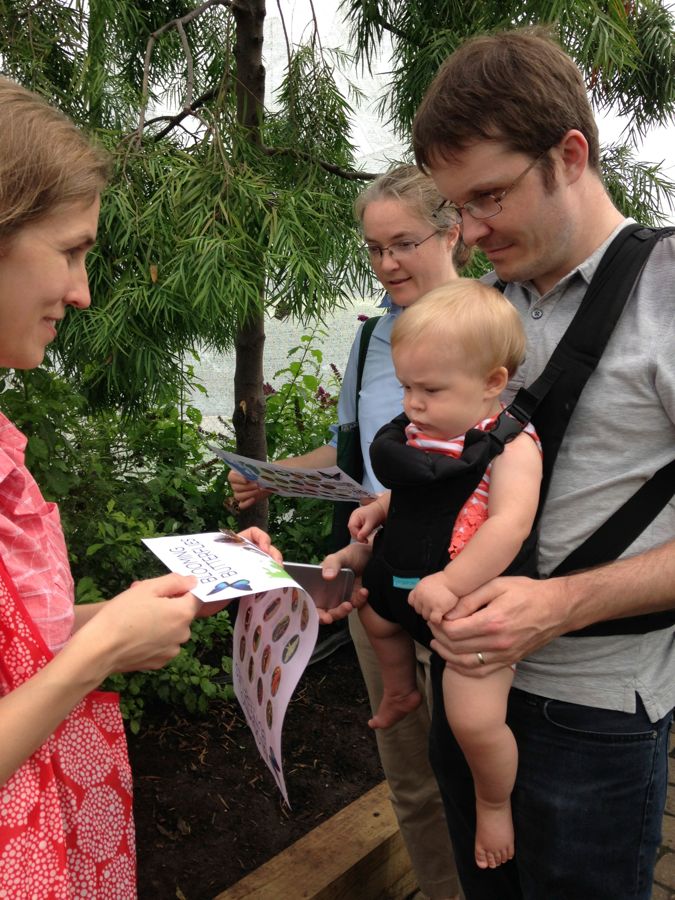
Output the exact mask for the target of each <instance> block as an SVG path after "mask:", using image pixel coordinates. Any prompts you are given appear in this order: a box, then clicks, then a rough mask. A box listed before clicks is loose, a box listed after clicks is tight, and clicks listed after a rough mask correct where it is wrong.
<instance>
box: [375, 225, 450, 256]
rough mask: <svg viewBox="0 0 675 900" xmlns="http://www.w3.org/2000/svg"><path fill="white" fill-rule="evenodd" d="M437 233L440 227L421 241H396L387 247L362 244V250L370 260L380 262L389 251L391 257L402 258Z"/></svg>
mask: <svg viewBox="0 0 675 900" xmlns="http://www.w3.org/2000/svg"><path fill="white" fill-rule="evenodd" d="M439 233H440V229H438V228H437V229H436V231H432V232H431V234H429V235H427V237H425V238H422V240H421V241H396V242H395V243H393V244H389V245H388V246H387V247H379V246H378V245H377V244H363V251H364V253H367V254H368V256H369V257H370V261H371V262H381V260H382V258H383V257H384V254H385V253H389V255H390V256H391V257H392V258H393V259H403V258H404V257H406V256H410V255H411V254H412V253H414V252H415V250H417V248H418V247H421V246H422V244H424V243H425V242H426V241H428V240H430V239H431V238H432V237H433V236H434V235H435V234H439Z"/></svg>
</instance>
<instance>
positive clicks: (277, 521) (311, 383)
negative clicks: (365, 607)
mask: <svg viewBox="0 0 675 900" xmlns="http://www.w3.org/2000/svg"><path fill="white" fill-rule="evenodd" d="M326 336H327V334H326V332H325V331H323V330H322V329H320V328H315V329H314V330H313V331H312V332H311V333H310V334H307V335H303V336H302V337H301V338H300V344H298V345H297V346H295V347H292V348H291V349H290V350H289V351H288V359H289V363H288V365H287V366H286V367H285V368H283V369H280V370H279V371H278V372H276V373H275V375H274V378H275V380H279V379H283V381H282V384H281V386H280V387H279V388H278V389H277V390H275V389H273V388H271V387H269V388H268V396H267V409H266V416H265V421H266V429H267V444H268V455H269V458H270V459H272V460H274V459H283V458H285V457H287V456H302V455H303V454H305V453H308V452H309V451H310V450H314V449H315V448H316V447H320V446H321V445H323V444H326V443H328V441H329V440H330V439H331V432H330V426H331V425H333V424H334V423H335V422H337V400H338V394H339V393H340V387H341V381H342V379H341V376H340V373H339V372H338V370H337V368H335V366H330V367H329V371H330V374H329V375H328V376H327V380H326V381H324V378H323V373H322V365H323V360H324V357H323V353H322V351H321V350H320V349H319V348H318V347H316V346H315V344H314V342H315V339H316V338H318V337H326ZM322 381H323V382H324V383H323V384H322ZM324 385H325V386H324ZM331 518H332V507H331V504H330V503H327V502H326V501H322V500H313V499H311V498H305V497H293V498H289V497H279V496H272V497H270V518H269V530H270V533H271V534H272V535H274V536H275V538H276V537H277V536H278V538H279V542H280V544H281V546H282V547H283V551H284V556H285V557H286V558H287V559H289V560H293V561H299V562H316V561H318V560H320V559H321V558H322V557H323V556H324V555H325V553H326V551H327V541H328V537H329V535H330V526H331Z"/></svg>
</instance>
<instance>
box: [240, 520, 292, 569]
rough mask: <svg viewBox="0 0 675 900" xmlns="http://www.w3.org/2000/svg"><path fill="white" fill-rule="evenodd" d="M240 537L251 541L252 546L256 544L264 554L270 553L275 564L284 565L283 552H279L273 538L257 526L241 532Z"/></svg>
mask: <svg viewBox="0 0 675 900" xmlns="http://www.w3.org/2000/svg"><path fill="white" fill-rule="evenodd" d="M239 537H243V538H246V540H248V541H251V543H252V544H255V545H256V547H259V548H260V550H262V551H263V552H264V553H269V555H270V556H271V557H272V559H273V560H274V561H275V562H278V563H281V564H283V561H284V558H283V556H282V555H281V550H278V549H277V548H276V547H275V546H274V544H273V543H272V538H271V537H270V536H269V534H267V532H266V531H263V530H262V528H256V527H255V526H252V527H251V528H246V529H245V530H244V531H240V532H239Z"/></svg>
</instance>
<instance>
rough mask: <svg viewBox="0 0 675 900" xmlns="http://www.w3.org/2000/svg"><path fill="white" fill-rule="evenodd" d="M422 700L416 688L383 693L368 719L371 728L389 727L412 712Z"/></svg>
mask: <svg viewBox="0 0 675 900" xmlns="http://www.w3.org/2000/svg"><path fill="white" fill-rule="evenodd" d="M421 702H422V695H421V694H420V692H419V691H418V690H413V691H410V693H408V694H387V693H385V694H383V695H382V700H381V701H380V705H379V707H378V709H377V712H376V713H375V715H374V716H373V718H372V719H369V720H368V725H369V726H370V727H371V728H390V727H391V726H392V725H395V724H396V723H397V722H400V720H401V719H402V718H404V716H407V715H408V713H410V712H412V711H413V710H414V709H417V707H418V706H419V705H420V703H421Z"/></svg>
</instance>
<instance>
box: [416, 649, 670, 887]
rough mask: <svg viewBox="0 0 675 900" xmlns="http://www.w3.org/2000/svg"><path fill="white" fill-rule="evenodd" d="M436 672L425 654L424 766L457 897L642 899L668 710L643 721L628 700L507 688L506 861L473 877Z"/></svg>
mask: <svg viewBox="0 0 675 900" xmlns="http://www.w3.org/2000/svg"><path fill="white" fill-rule="evenodd" d="M442 669H443V666H442V661H441V660H438V659H436V660H435V661H434V666H433V668H432V672H433V681H434V718H433V721H432V726H431V736H430V759H431V764H432V767H433V769H434V773H435V775H436V778H437V779H438V783H439V786H440V789H441V794H442V796H443V802H444V806H445V811H446V817H447V819H448V824H449V829H450V835H451V837H452V841H453V844H454V848H455V859H456V863H457V869H458V871H459V877H460V880H461V882H462V887H463V889H464V892H465V895H466V898H467V900H649V898H650V897H651V890H652V881H653V876H654V865H655V862H656V854H657V850H658V848H659V845H660V841H661V821H662V817H663V810H664V807H665V802H666V789H667V784H668V734H669V730H670V721H671V714H668V715H667V716H665V717H664V718H663V719H661V720H660V721H659V722H656V723H654V724H652V723H650V721H649V719H648V717H647V714H646V712H645V710H644V707H643V706H642V703H641V702H640V700H639V699H638V700H637V704H638V707H637V710H636V712H635V713H634V714H629V713H622V712H616V711H613V710H604V709H596V708H594V707H589V706H580V705H578V704H574V703H563V702H562V701H559V700H551V699H548V698H546V697H538V696H536V695H534V694H527V693H525V692H524V691H520V690H517V689H512V691H511V695H510V698H509V710H508V723H509V725H510V726H511V728H512V730H513V732H514V734H515V736H516V740H517V743H518V752H519V763H518V777H517V780H516V786H515V789H514V792H513V798H512V802H513V817H514V824H515V831H516V856H515V859H514V860H512V862H510V863H507V864H506V865H504V866H500V867H499V868H497V869H489V870H481V869H479V868H478V867H477V866H476V864H475V862H474V849H473V848H474V835H475V809H474V793H473V782H472V780H471V773H470V771H469V768H468V766H467V765H466V762H465V760H464V758H463V755H462V753H461V750H460V749H459V747H458V746H457V743H456V742H455V740H454V738H453V736H452V733H451V731H450V729H449V727H448V725H447V722H446V721H445V716H444V714H443V702H442V691H441V674H442Z"/></svg>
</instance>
